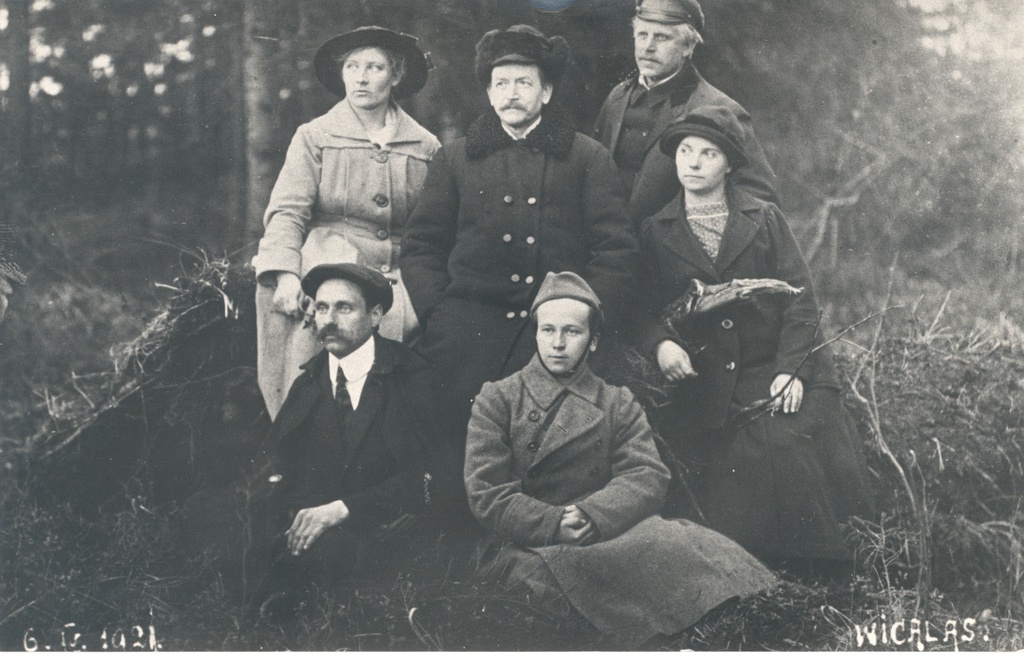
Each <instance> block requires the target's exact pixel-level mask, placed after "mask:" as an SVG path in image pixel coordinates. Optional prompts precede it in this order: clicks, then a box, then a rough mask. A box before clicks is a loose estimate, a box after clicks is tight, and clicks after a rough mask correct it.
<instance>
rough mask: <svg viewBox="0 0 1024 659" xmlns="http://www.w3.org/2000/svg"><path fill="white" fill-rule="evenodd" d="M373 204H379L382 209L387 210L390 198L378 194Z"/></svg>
mask: <svg viewBox="0 0 1024 659" xmlns="http://www.w3.org/2000/svg"><path fill="white" fill-rule="evenodd" d="M373 203H375V204H377V205H378V206H380V207H381V208H385V207H386V206H387V205H388V196H387V195H386V194H382V193H380V192H378V193H377V194H375V195H373Z"/></svg>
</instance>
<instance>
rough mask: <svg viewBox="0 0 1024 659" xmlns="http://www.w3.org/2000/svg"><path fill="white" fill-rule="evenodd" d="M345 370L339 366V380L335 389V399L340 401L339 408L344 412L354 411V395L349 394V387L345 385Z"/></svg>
mask: <svg viewBox="0 0 1024 659" xmlns="http://www.w3.org/2000/svg"><path fill="white" fill-rule="evenodd" d="M345 382H346V380H345V372H344V371H343V370H341V366H340V365H339V366H338V381H337V384H336V385H335V389H334V400H336V401H337V402H338V409H340V410H341V411H342V413H343V414H347V413H349V412H351V411H352V409H353V408H352V397H351V396H349V395H348V387H346V386H345Z"/></svg>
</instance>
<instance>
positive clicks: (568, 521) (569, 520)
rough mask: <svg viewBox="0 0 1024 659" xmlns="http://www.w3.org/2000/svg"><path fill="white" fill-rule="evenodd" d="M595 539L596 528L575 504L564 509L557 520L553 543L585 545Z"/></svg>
mask: <svg viewBox="0 0 1024 659" xmlns="http://www.w3.org/2000/svg"><path fill="white" fill-rule="evenodd" d="M596 539H597V526H595V525H594V522H593V520H591V519H590V516H589V515H587V514H586V513H585V512H583V511H582V510H580V509H579V508H578V507H577V506H576V504H571V505H568V506H566V507H565V509H564V510H563V511H562V518H561V519H560V520H558V531H557V532H556V533H555V542H557V543H558V544H561V545H587V544H590V543H591V542H593V541H594V540H596Z"/></svg>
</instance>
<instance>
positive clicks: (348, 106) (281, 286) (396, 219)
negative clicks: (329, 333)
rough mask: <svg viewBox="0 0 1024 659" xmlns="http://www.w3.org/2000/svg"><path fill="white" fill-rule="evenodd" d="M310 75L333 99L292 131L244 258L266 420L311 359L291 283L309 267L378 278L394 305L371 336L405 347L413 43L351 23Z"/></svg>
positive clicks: (421, 74) (426, 145) (418, 81)
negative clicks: (356, 270)
mask: <svg viewBox="0 0 1024 659" xmlns="http://www.w3.org/2000/svg"><path fill="white" fill-rule="evenodd" d="M313 65H314V69H315V70H316V75H317V78H318V79H319V80H320V82H321V83H322V84H323V86H324V87H326V88H327V89H328V90H329V91H331V92H332V93H334V94H337V95H338V96H340V97H341V100H340V101H339V102H338V103H337V104H336V105H335V106H334V107H333V108H331V109H330V110H329V111H328V112H327V113H326V114H324V115H323V116H321V117H318V118H316V119H314V120H313V121H311V122H309V123H307V124H304V125H302V126H300V127H299V129H298V130H297V131H296V132H295V137H294V138H293V139H292V142H291V145H290V146H289V148H288V154H287V157H286V159H285V163H284V167H283V168H282V169H281V173H280V175H279V176H278V179H277V183H276V184H275V185H274V190H273V192H272V194H271V196H270V203H269V204H268V206H267V210H266V214H265V215H264V218H263V224H264V226H265V227H266V229H265V233H264V235H263V239H262V240H261V241H260V245H259V251H258V253H257V255H256V257H255V258H254V259H253V266H254V267H255V268H256V276H257V279H258V281H259V286H257V293H256V305H257V306H256V313H257V327H258V362H257V370H258V374H259V383H260V389H261V390H262V392H263V397H264V400H265V401H266V403H267V409H268V410H269V411H270V415H271V417H272V418H273V417H274V416H276V414H277V411H278V410H279V409H280V407H281V404H282V403H283V402H284V397H285V394H286V393H287V392H288V387H289V386H290V385H291V383H292V381H293V380H294V379H295V377H296V376H297V375H298V373H299V366H300V365H301V364H303V363H304V362H306V361H307V360H308V359H309V358H310V357H312V355H313V354H314V353H315V352H316V351H317V344H316V340H315V338H314V336H313V334H312V332H311V331H309V330H307V329H304V327H303V317H304V316H306V315H307V307H308V305H307V300H306V298H305V296H304V295H303V293H302V290H301V287H300V285H299V281H300V279H301V277H302V276H303V275H304V274H305V273H306V272H308V271H309V270H310V269H311V268H313V267H314V266H316V265H318V264H320V263H328V262H330V263H338V262H352V263H359V264H361V265H365V266H368V267H370V268H373V269H375V270H377V271H379V272H381V273H383V274H384V276H385V277H387V278H388V279H390V280H391V282H392V284H393V285H394V292H395V304H394V306H393V308H392V310H391V311H390V312H389V313H388V314H387V315H386V316H385V318H384V320H383V321H382V323H381V326H380V333H381V336H384V337H386V338H390V339H394V340H398V341H408V340H409V339H410V338H411V337H412V336H413V335H414V334H415V332H416V330H417V328H418V325H417V320H416V314H415V313H414V312H413V310H412V306H411V305H410V303H409V297H408V295H407V294H406V292H405V287H404V285H403V284H402V280H401V277H400V274H399V270H398V255H399V249H400V244H401V237H402V234H403V232H404V228H405V221H406V218H407V217H408V215H409V213H410V212H411V211H412V208H413V206H414V205H415V203H416V201H417V199H418V197H419V193H420V190H421V188H422V187H423V181H424V178H425V177H426V173H427V163H428V162H429V161H430V160H431V159H432V158H433V157H434V153H435V152H436V151H437V149H438V148H439V147H440V143H439V142H438V141H437V138H435V137H434V135H432V134H431V133H430V132H428V131H427V130H426V129H425V128H423V127H422V126H420V125H419V124H418V123H417V122H416V121H415V120H414V119H413V118H412V117H410V116H409V115H408V114H406V113H405V111H404V110H402V108H401V107H399V106H398V105H397V104H396V103H395V101H396V100H397V99H402V98H406V97H409V96H411V95H412V94H415V93H416V92H417V91H419V90H420V89H421V88H422V87H423V85H424V84H425V82H426V80H427V71H428V69H429V64H428V59H427V57H426V55H424V53H423V52H422V51H421V50H420V48H419V47H418V46H417V44H416V39H415V38H414V37H411V36H409V35H406V34H400V33H398V32H394V31H392V30H387V29H384V28H381V27H374V26H370V27H361V28H357V29H355V30H352V31H351V32H346V33H345V34H341V35H338V36H336V37H333V38H331V39H328V40H327V41H326V42H324V44H323V45H322V46H320V48H319V50H317V53H316V56H315V58H314V61H313Z"/></svg>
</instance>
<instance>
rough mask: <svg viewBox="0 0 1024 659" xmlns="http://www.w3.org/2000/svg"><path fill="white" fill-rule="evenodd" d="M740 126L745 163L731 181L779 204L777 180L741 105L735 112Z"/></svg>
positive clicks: (748, 115)
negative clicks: (745, 157)
mask: <svg viewBox="0 0 1024 659" xmlns="http://www.w3.org/2000/svg"><path fill="white" fill-rule="evenodd" d="M736 118H737V119H738V120H739V123H740V127H741V130H742V132H741V134H740V143H741V145H742V146H743V153H744V154H745V155H746V156H747V164H746V165H744V166H743V167H740V168H739V169H737V170H736V172H735V173H734V174H733V176H732V180H733V183H734V184H735V185H736V186H738V187H740V188H743V189H744V190H746V191H747V192H748V193H750V194H751V195H753V196H754V197H757V198H758V199H761V200H763V201H767V202H770V203H773V204H776V205H778V204H780V203H781V201H780V200H779V180H778V177H776V176H775V172H774V171H773V170H772V166H771V165H769V164H768V158H766V157H765V155H764V149H762V148H761V143H760V142H759V141H758V140H757V136H756V135H755V134H754V122H753V120H752V119H751V118H750V114H749V113H748V112H747V111H746V110H744V109H743V108H742V107H740V108H739V110H738V111H737V112H736Z"/></svg>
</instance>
